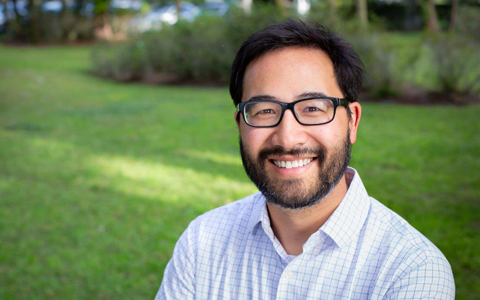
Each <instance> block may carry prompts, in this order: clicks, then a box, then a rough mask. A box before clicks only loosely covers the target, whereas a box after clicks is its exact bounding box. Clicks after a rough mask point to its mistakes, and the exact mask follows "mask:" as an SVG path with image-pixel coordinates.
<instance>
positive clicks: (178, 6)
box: [175, 0, 182, 21]
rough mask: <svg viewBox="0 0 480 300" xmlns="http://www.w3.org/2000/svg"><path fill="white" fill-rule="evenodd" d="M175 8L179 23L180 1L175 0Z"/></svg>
mask: <svg viewBox="0 0 480 300" xmlns="http://www.w3.org/2000/svg"><path fill="white" fill-rule="evenodd" d="M175 7H176V8H177V20H179V21H180V17H181V16H180V13H181V12H182V0H175Z"/></svg>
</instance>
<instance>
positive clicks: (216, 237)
mask: <svg viewBox="0 0 480 300" xmlns="http://www.w3.org/2000/svg"><path fill="white" fill-rule="evenodd" d="M362 66H363V65H362V63H361V61H360V59H359V57H358V55H357V54H356V53H355V52H354V50H353V49H352V48H351V46H350V45H349V44H348V43H347V42H345V41H344V40H342V39H340V38H339V37H337V36H336V35H334V34H333V33H330V32H328V31H326V30H325V29H324V28H322V27H310V26H308V25H305V24H303V23H301V22H295V21H291V20H290V21H288V22H285V23H283V24H279V25H275V26H272V27H269V28H266V29H264V30H263V31H260V32H258V33H256V34H254V35H252V36H250V37H249V38H248V39H247V40H246V41H245V42H244V44H243V45H242V47H241V48H240V50H239V52H238V53H237V56H236V58H235V61H234V63H233V67H232V76H231V82H230V93H231V96H232V98H233V100H234V102H235V104H236V105H237V112H236V114H235V120H236V122H237V125H238V128H239V131H240V149H241V155H242V160H243V165H244V167H245V170H246V172H247V174H248V176H249V177H250V179H251V180H252V181H253V182H254V183H255V185H256V186H257V187H258V189H259V190H260V193H257V194H254V195H251V196H249V197H246V198H245V199H242V200H239V201H236V202H234V203H231V204H228V205H226V206H224V207H220V208H217V209H215V210H213V211H210V212H208V213H205V214H204V215H202V216H200V217H198V218H197V219H196V220H194V221H193V222H192V223H191V224H190V225H189V227H188V228H187V230H186V231H185V232H184V234H183V235H182V236H181V238H180V240H179V241H178V243H177V245H176V247H175V251H174V254H173V257H172V259H171V261H170V262H169V264H168V266H167V268H166V270H165V274H164V279H163V282H162V285H161V287H160V290H159V292H158V294H157V298H156V299H454V294H455V286H454V281H453V276H452V271H451V268H450V265H449V264H448V262H447V260H446V259H445V257H444V256H443V255H442V253H441V252H440V251H439V250H438V249H437V248H436V247H435V246H434V245H433V244H432V243H431V242H430V241H429V240H427V239H426V238H425V237H424V236H423V235H421V234H420V233H419V232H418V231H416V230H415V229H414V228H413V227H411V226H410V225H409V224H408V223H407V222H406V221H405V220H403V219H402V218H401V217H399V216H398V215H397V214H395V213H394V212H392V211H391V210H389V209H388V208H386V207H385V206H383V205H382V204H380V203H379V202H378V201H377V200H375V199H373V198H370V197H369V196H368V194H367V192H366V191H365V187H364V186H363V184H362V181H361V179H360V177H359V175H358V174H357V172H356V171H355V170H354V169H352V168H348V167H347V165H348V163H349V159H350V148H351V145H352V144H353V143H355V140H356V137H357V129H358V126H359V122H360V117H361V113H362V109H361V106H360V104H359V103H358V102H356V100H357V97H358V92H359V90H360V88H361V75H362V68H363V67H362Z"/></svg>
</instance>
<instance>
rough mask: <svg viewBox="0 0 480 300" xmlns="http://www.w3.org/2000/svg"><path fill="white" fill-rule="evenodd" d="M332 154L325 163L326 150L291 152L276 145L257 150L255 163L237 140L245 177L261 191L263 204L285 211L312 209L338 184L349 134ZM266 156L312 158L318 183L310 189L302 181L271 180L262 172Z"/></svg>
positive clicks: (347, 156)
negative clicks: (316, 170)
mask: <svg viewBox="0 0 480 300" xmlns="http://www.w3.org/2000/svg"><path fill="white" fill-rule="evenodd" d="M334 151H335V152H334V153H332V155H331V157H330V158H329V159H328V160H326V157H327V155H326V150H325V148H324V147H322V146H319V147H316V148H297V149H292V150H286V149H285V148H283V147H281V146H277V147H272V148H266V149H263V150H261V151H260V153H259V155H258V159H257V160H256V161H255V159H254V158H252V157H250V156H249V155H248V154H247V152H246V150H245V147H244V145H243V143H242V140H241V138H240V154H241V156H242V161H243V167H244V168H245V171H246V173H247V175H248V177H250V179H251V180H252V182H253V183H254V184H255V185H256V186H257V188H258V189H259V190H260V192H262V194H263V195H264V196H265V198H266V200H267V202H269V203H272V204H275V205H278V206H279V207H282V208H286V209H302V208H306V207H309V206H313V205H315V204H317V203H319V202H320V201H321V200H322V199H324V198H325V197H326V196H327V195H328V194H329V193H330V192H331V191H332V190H333V189H334V188H335V186H336V185H337V184H338V183H339V182H340V179H341V178H342V177H343V174H344V173H345V171H346V169H347V166H348V164H349V162H350V156H351V144H350V132H348V131H347V136H346V139H345V140H344V142H343V144H342V145H341V146H340V147H339V148H337V149H335V150H334ZM270 155H278V156H281V155H294V156H299V157H302V156H316V159H315V161H313V163H317V164H319V168H320V172H319V174H318V180H314V181H313V183H311V184H310V186H309V182H307V181H306V180H305V179H289V180H282V181H278V180H277V181H273V180H272V179H271V178H269V177H268V176H267V172H266V169H265V163H266V158H267V157H269V156H270Z"/></svg>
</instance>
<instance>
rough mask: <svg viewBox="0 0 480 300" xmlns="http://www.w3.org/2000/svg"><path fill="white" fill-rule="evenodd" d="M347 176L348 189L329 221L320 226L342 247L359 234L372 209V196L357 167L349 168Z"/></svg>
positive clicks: (321, 229)
mask: <svg viewBox="0 0 480 300" xmlns="http://www.w3.org/2000/svg"><path fill="white" fill-rule="evenodd" d="M345 176H346V179H347V184H348V183H349V181H350V184H349V187H348V191H347V193H346V194H345V197H344V198H343V200H342V202H341V203H340V205H339V206H338V207H337V209H336V210H335V211H334V212H333V214H332V215H331V216H330V218H328V220H327V222H325V224H323V226H322V227H320V231H323V232H324V233H325V234H326V235H327V236H329V237H330V238H331V239H332V240H333V241H334V242H335V244H337V246H338V247H340V248H343V247H345V246H347V245H348V244H349V243H350V241H352V240H353V239H354V238H355V237H357V236H358V234H359V232H360V230H361V229H362V227H363V224H364V223H365V220H366V219H367V215H368V211H369V210H370V198H369V196H368V194H367V191H366V190H365V186H364V185H363V182H362V180H361V179H360V175H358V173H357V171H356V170H355V169H353V168H348V169H347V171H346V172H345Z"/></svg>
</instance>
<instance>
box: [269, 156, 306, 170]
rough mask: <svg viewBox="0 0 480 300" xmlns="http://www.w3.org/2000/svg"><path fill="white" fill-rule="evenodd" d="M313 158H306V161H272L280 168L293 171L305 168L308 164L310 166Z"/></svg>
mask: <svg viewBox="0 0 480 300" xmlns="http://www.w3.org/2000/svg"><path fill="white" fill-rule="evenodd" d="M312 160H313V158H305V159H299V160H291V161H290V160H289V161H285V160H273V159H272V160H271V162H272V163H273V164H274V165H276V166H277V167H279V168H286V169H292V168H300V167H303V166H305V165H307V164H309V163H310V162H311V161H312Z"/></svg>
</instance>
